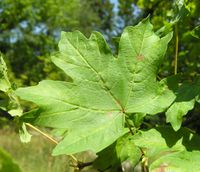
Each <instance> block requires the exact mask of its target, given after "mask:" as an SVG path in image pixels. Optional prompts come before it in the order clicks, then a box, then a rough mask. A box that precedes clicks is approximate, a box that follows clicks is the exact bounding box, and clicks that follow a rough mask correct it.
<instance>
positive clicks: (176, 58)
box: [174, 24, 179, 75]
mask: <svg viewBox="0 0 200 172" xmlns="http://www.w3.org/2000/svg"><path fill="white" fill-rule="evenodd" d="M175 36H176V43H175V55H174V74H175V75H176V74H177V67H178V43H179V38H178V25H177V24H175Z"/></svg>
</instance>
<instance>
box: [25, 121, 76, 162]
mask: <svg viewBox="0 0 200 172" xmlns="http://www.w3.org/2000/svg"><path fill="white" fill-rule="evenodd" d="M25 124H26V125H27V126H28V127H30V128H32V129H33V130H35V131H37V132H38V133H40V134H42V135H43V136H44V137H46V138H47V139H49V140H50V141H51V142H53V143H55V144H56V145H57V144H58V141H57V140H55V139H54V138H52V137H51V136H49V135H48V134H46V133H44V132H43V131H41V130H40V129H38V128H36V127H35V126H33V125H31V124H29V123H25ZM69 156H70V157H71V158H72V159H73V160H74V161H75V162H76V164H77V165H78V164H79V162H78V160H77V159H76V157H75V156H74V155H69Z"/></svg>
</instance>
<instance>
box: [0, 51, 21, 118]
mask: <svg viewBox="0 0 200 172" xmlns="http://www.w3.org/2000/svg"><path fill="white" fill-rule="evenodd" d="M0 83H1V84H0V108H1V109H3V110H5V111H8V113H9V114H10V115H12V116H21V115H22V108H21V106H20V104H19V101H18V98H17V97H16V95H15V94H14V91H13V88H12V86H11V83H10V81H9V79H8V76H7V67H6V63H5V62H4V60H3V57H2V55H0Z"/></svg>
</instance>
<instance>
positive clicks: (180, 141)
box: [133, 127, 200, 169]
mask: <svg viewBox="0 0 200 172" xmlns="http://www.w3.org/2000/svg"><path fill="white" fill-rule="evenodd" d="M133 141H134V143H135V145H137V146H138V147H140V148H141V149H142V150H143V153H144V156H145V157H146V158H147V159H148V164H149V165H150V169H151V165H153V164H154V162H156V161H157V160H159V159H160V158H164V159H165V158H167V157H170V156H172V157H176V155H177V154H178V153H180V154H182V153H184V152H187V151H190V152H191V151H194V150H200V145H199V142H200V136H199V135H196V134H192V133H191V132H190V131H189V130H188V129H185V128H181V129H180V130H179V131H177V132H175V131H174V130H173V129H172V128H171V127H157V128H155V129H151V130H149V131H141V132H139V133H137V134H136V135H134V136H133ZM199 156H200V154H199ZM177 159H179V156H177ZM180 160H181V159H180ZM174 162H175V161H174ZM182 162H183V164H184V159H183V161H182ZM163 165H166V164H164V163H163ZM168 165H169V164H168ZM160 167H162V163H161V164H160ZM179 168H180V169H184V166H182V167H181V166H180V167H179ZM160 169H162V168H160Z"/></svg>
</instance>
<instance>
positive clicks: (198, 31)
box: [191, 25, 200, 39]
mask: <svg viewBox="0 0 200 172" xmlns="http://www.w3.org/2000/svg"><path fill="white" fill-rule="evenodd" d="M191 35H192V36H193V37H195V38H198V39H200V25H198V26H196V27H195V28H194V29H193V30H192V31H191Z"/></svg>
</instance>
